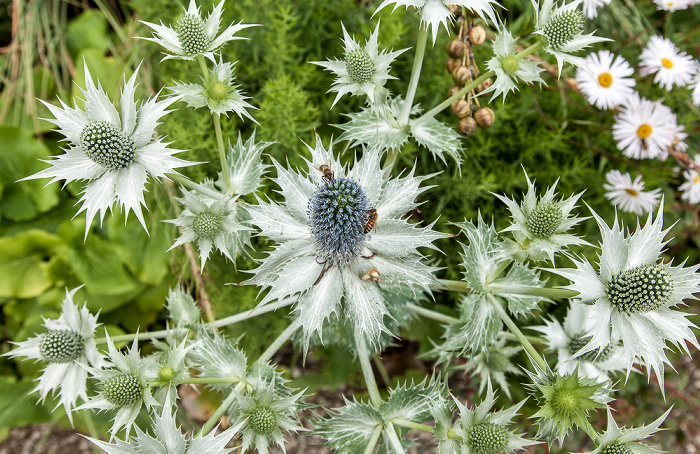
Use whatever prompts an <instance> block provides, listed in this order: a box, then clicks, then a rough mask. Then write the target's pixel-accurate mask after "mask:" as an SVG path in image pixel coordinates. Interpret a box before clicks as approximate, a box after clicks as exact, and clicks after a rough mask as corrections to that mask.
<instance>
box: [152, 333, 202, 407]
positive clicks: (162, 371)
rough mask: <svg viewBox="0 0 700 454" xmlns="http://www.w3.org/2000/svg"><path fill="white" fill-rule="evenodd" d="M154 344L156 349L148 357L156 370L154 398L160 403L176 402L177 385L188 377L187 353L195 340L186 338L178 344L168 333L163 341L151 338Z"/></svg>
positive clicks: (194, 343)
mask: <svg viewBox="0 0 700 454" xmlns="http://www.w3.org/2000/svg"><path fill="white" fill-rule="evenodd" d="M152 342H153V344H154V346H155V347H156V348H157V349H158V351H157V352H156V353H154V354H153V355H152V356H150V357H149V360H150V361H153V362H154V363H155V364H154V365H153V369H155V370H157V375H156V378H155V380H154V386H155V387H157V389H156V392H155V396H154V397H155V399H156V400H157V401H158V402H160V403H165V402H168V401H169V402H173V404H175V403H177V386H178V385H179V384H181V383H182V382H183V381H184V380H185V379H187V378H189V377H190V373H189V367H188V364H187V354H188V353H189V352H190V350H192V348H194V346H195V345H196V342H189V341H188V340H187V339H186V338H185V339H182V341H180V343H179V344H178V343H177V341H176V340H175V338H174V337H173V336H172V335H170V336H168V337H167V338H166V341H165V342H162V341H159V340H157V339H153V341H152Z"/></svg>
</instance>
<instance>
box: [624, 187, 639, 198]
mask: <svg viewBox="0 0 700 454" xmlns="http://www.w3.org/2000/svg"><path fill="white" fill-rule="evenodd" d="M625 192H626V193H627V194H629V195H631V196H632V197H637V196H638V195H639V191H637V190H636V189H630V188H625Z"/></svg>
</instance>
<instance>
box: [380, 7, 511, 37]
mask: <svg viewBox="0 0 700 454" xmlns="http://www.w3.org/2000/svg"><path fill="white" fill-rule="evenodd" d="M392 3H394V9H393V10H392V12H393V11H396V9H397V8H398V7H399V6H405V7H406V8H408V7H411V6H412V7H414V8H416V9H418V11H419V12H420V22H421V25H422V26H424V27H426V29H427V28H432V31H433V44H435V41H436V40H437V34H438V30H439V29H440V24H442V25H443V26H444V27H445V30H447V32H448V33H449V32H450V30H449V28H448V23H452V21H453V17H452V12H451V11H450V10H449V8H447V5H455V6H461V7H463V8H466V9H468V10H469V11H471V12H472V13H473V14H476V15H478V16H479V17H480V18H481V19H482V20H484V21H487V19H488V20H489V21H491V22H492V23H496V12H495V11H494V9H493V8H494V5H495V6H501V5H500V4H499V3H498V2H496V1H495V0H384V1H383V2H382V4H381V5H379V7H378V8H377V11H379V10H381V9H382V8H384V7H385V6H388V5H391V4H392ZM377 11H375V12H374V14H377Z"/></svg>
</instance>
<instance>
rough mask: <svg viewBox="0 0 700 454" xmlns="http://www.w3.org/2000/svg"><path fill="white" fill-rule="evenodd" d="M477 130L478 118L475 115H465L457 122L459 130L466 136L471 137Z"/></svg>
mask: <svg viewBox="0 0 700 454" xmlns="http://www.w3.org/2000/svg"><path fill="white" fill-rule="evenodd" d="M474 131H476V120H474V117H471V116H469V117H464V118H462V119H461V120H459V123H457V132H459V133H460V134H462V135H463V136H464V137H469V136H471V135H472V134H474Z"/></svg>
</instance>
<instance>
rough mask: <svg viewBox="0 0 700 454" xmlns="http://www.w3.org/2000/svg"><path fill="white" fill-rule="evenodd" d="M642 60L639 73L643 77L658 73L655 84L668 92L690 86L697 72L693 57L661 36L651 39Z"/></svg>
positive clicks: (643, 52)
mask: <svg viewBox="0 0 700 454" xmlns="http://www.w3.org/2000/svg"><path fill="white" fill-rule="evenodd" d="M641 59H642V64H641V66H640V69H639V71H640V73H641V74H642V76H647V75H649V74H653V73H656V76H654V82H657V83H658V84H659V85H661V86H662V87H663V88H664V89H666V90H671V89H672V88H673V85H678V86H679V87H684V86H686V85H688V84H689V83H690V82H691V81H692V80H693V75H694V74H695V71H696V69H695V62H693V57H691V56H690V55H688V54H687V53H685V52H681V51H680V50H678V48H677V47H676V46H675V45H674V44H673V43H672V42H671V40H669V39H666V38H662V37H660V36H652V37H651V38H650V39H649V42H648V43H647V47H645V48H644V50H643V51H642V55H641Z"/></svg>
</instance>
